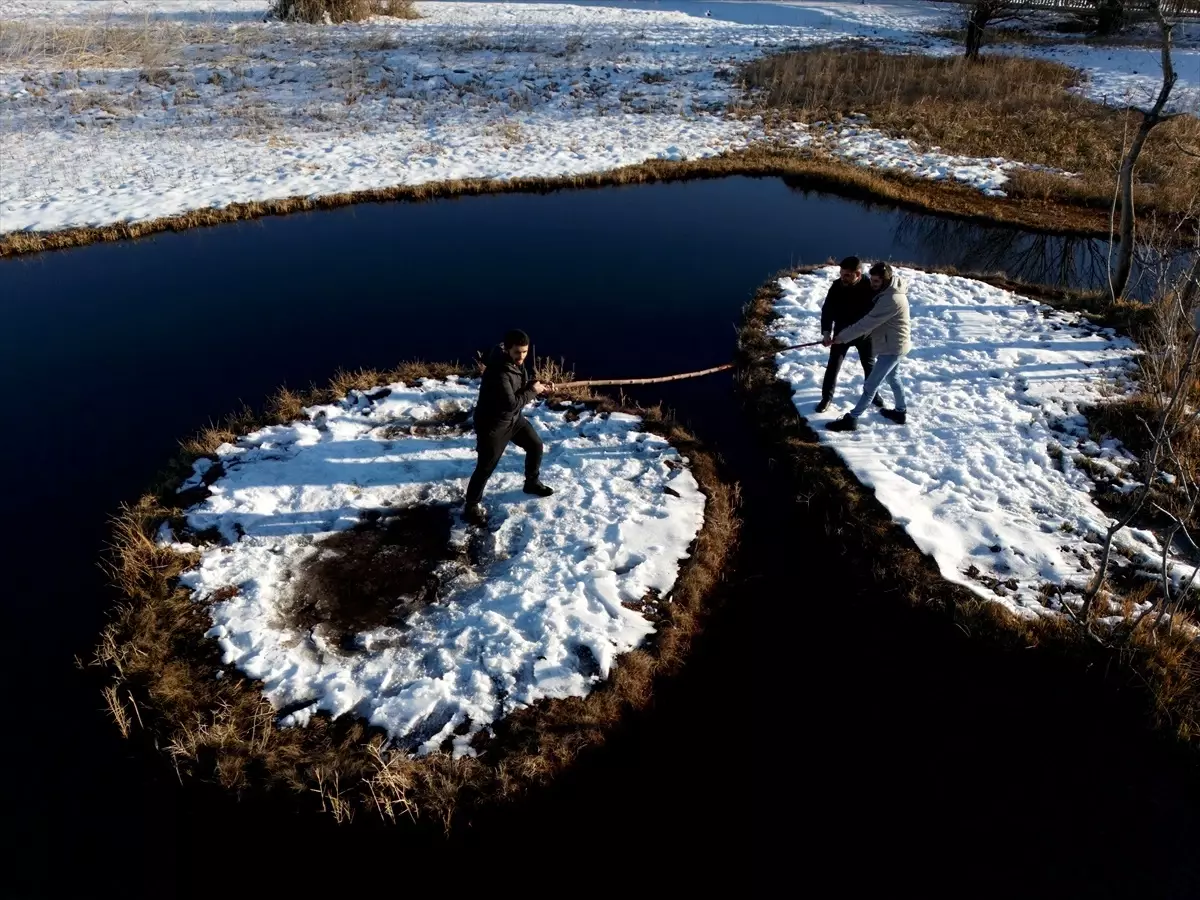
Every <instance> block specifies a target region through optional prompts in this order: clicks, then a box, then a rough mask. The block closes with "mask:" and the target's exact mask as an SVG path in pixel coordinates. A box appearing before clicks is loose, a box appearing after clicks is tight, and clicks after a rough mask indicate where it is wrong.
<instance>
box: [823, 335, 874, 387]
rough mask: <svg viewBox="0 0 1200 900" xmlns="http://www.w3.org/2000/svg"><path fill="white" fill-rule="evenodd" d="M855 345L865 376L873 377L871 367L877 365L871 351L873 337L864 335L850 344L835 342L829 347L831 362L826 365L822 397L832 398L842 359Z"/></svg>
mask: <svg viewBox="0 0 1200 900" xmlns="http://www.w3.org/2000/svg"><path fill="white" fill-rule="evenodd" d="M851 347H853V348H854V349H855V350H857V351H858V361H859V362H860V363H862V367H863V376H864V377H866V378H870V377H871V369H872V368H873V367H874V365H875V354H873V353H872V352H871V338H870V337H862V338H859V339H858V340H857V341H854V342H852V343H849V344H833V345H832V346H831V347H830V348H829V363H828V364H827V365H826V366H825V383H824V384H823V385H821V399H822V400H832V399H833V389H834V387H835V386H836V385H837V378H838V372H840V371H841V370H842V360H844V359H845V358H846V352H847V351H848V350H849V349H850V348H851Z"/></svg>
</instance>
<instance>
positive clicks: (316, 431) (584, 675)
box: [163, 380, 705, 753]
mask: <svg viewBox="0 0 1200 900" xmlns="http://www.w3.org/2000/svg"><path fill="white" fill-rule="evenodd" d="M388 390H389V392H388V393H387V395H386V396H381V395H380V392H372V393H371V395H370V397H368V396H367V395H364V394H361V393H358V392H353V393H352V394H351V395H350V397H349V398H347V399H346V400H345V401H343V402H341V403H337V404H332V405H329V406H323V407H317V408H314V409H312V410H310V411H309V412H310V413H311V418H310V420H309V421H306V422H297V423H294V424H292V425H289V426H275V427H270V428H265V429H263V430H261V431H258V432H255V433H254V434H252V435H249V436H247V437H246V438H244V439H242V440H239V441H238V443H237V445H236V446H231V445H225V446H223V447H222V448H221V449H220V450H219V451H218V456H219V458H220V461H221V463H222V464H223V474H222V475H221V477H219V478H217V479H216V480H215V481H214V482H213V484H212V485H211V491H212V494H211V496H209V497H208V498H207V499H205V500H204V501H203V502H201V503H199V504H198V505H196V506H194V507H192V508H191V509H189V510H188V511H187V519H188V524H189V525H190V526H191V527H193V528H195V529H207V528H216V529H218V530H219V532H220V533H221V534H222V536H223V538H224V542H223V543H222V544H220V545H219V546H213V547H211V548H209V549H206V550H205V551H204V552H203V555H202V557H201V561H200V564H199V566H198V567H197V568H196V569H194V570H192V571H191V572H189V573H186V574H185V575H184V576H183V581H184V583H185V584H187V585H188V586H190V587H192V588H193V589H194V590H195V592H196V597H197V599H199V600H206V599H213V598H214V595H216V602H214V603H212V605H211V606H210V607H209V609H210V614H211V616H212V620H213V629H212V631H211V632H210V635H211V636H212V637H214V638H215V639H216V640H218V641H219V643H220V646H221V649H222V652H223V654H224V662H225V663H226V664H228V665H234V666H237V667H238V668H239V669H240V670H241V671H242V672H244V673H245V674H247V675H248V676H250V677H251V678H254V679H257V680H261V681H262V682H263V685H264V693H265V695H266V697H267V698H268V699H269V700H270V701H271V703H272V704H273V705H274V707H275V708H276V709H283V708H284V707H287V708H288V710H289V714H288V718H287V719H286V720H285V722H288V723H292V724H304V723H305V722H307V721H308V719H309V717H310V716H311V715H312V713H314V712H317V711H323V712H326V713H329V714H330V715H332V716H339V715H345V714H353V715H356V716H361V717H362V718H365V719H367V720H368V721H370V722H371V723H372V724H374V725H378V726H379V727H381V728H383V729H385V730H386V731H387V732H388V734H389V735H390V736H391V738H392V740H393V741H394V742H395V743H396V745H397V746H401V747H405V748H407V749H410V750H412V751H415V752H429V751H431V750H434V749H437V748H438V747H439V746H440V745H441V744H442V743H443V741H445V740H447V739H449V738H451V737H453V740H454V746H455V748H456V752H458V753H469V752H472V751H471V748H470V743H471V741H472V739H473V738H474V737H475V736H476V734H477V732H479V731H480V730H481V729H485V728H487V727H488V726H489V725H490V724H491V723H494V722H495V721H496V720H497V719H499V718H501V717H502V716H504V715H505V714H507V713H508V712H510V711H512V710H513V709H515V708H517V707H519V706H522V705H526V704H529V703H532V702H534V701H535V700H538V699H540V698H560V697H578V696H584V695H586V694H587V693H588V692H589V691H590V690H591V689H592V687H593V686H594V685H595V684H597V683H598V682H599V681H601V680H603V679H605V678H607V677H608V675H609V672H610V670H611V668H612V667H613V666H614V665H617V666H619V665H620V661H619V659H617V657H618V655H619V654H621V653H623V652H625V651H627V650H630V649H633V648H634V647H636V646H638V645H639V644H640V643H641V642H642V641H643V640H644V639H645V638H646V637H647V635H649V634H651V633H653V631H654V626H653V625H652V623H651V621H649V620H648V619H647V618H646V617H645V616H644V615H643V614H642V612H641V611H639V609H640V607H641V606H642V603H643V601H644V600H645V598H646V597H647V596H649V595H654V596H658V597H661V598H666V599H667V602H669V597H670V591H671V589H672V586H673V585H674V584H675V581H676V578H677V575H678V572H679V565H680V563H681V562H682V561H683V560H684V559H685V558H687V556H688V553H689V546H690V544H691V542H692V541H693V539H694V538H695V537H696V535H697V534H698V532H699V530H700V528H701V526H702V524H703V521H704V505H705V499H704V495H703V494H702V493H701V492H700V490H699V488H698V485H697V483H696V480H695V478H694V477H693V476H692V474H691V472H690V471H689V470H688V468H687V466H686V460H683V459H681V457H680V456H679V454H678V453H677V452H676V451H675V450H674V449H672V448H671V447H670V445H669V444H668V443H667V441H665V440H664V439H662V438H660V437H657V436H655V435H653V434H649V433H646V432H644V431H641V430H640V429H639V425H640V422H639V420H638V419H636V418H634V417H632V416H627V415H623V414H618V413H614V414H612V415H610V416H600V415H595V414H592V413H589V412H586V411H584V412H583V414H582V415H581V416H580V417H579V418H578V419H577V420H576V421H569V418H570V417H568V416H567V415H566V414H565V413H562V412H554V411H551V410H549V409H548V408H546V407H544V406H538V407H535V408H534V409H533V410H532V411H531V414H530V417H531V419H532V421H533V422H534V423H535V425H536V427H537V428H538V430H539V431H540V432H541V433H542V435H543V437H544V438H545V439H546V441H547V451H548V452H547V456H546V460H545V464H544V473H545V478H546V480H547V481H548V482H549V483H551V484H552V485H554V486H555V487H556V488H557V489H558V493H556V494H555V495H554V496H553V497H552V498H550V499H549V500H546V501H539V500H533V499H531V498H529V497H526V496H525V495H523V494H521V493H520V485H521V479H522V476H521V466H522V458H521V454H520V453H519V452H518V451H515V450H513V451H511V452H510V453H509V454H508V456H506V458H505V459H504V460H503V461H502V463H501V466H500V468H499V469H498V471H497V474H496V476H494V478H493V479H492V481H491V483H490V484H489V490H488V500H489V506H490V507H491V509H492V513H493V521H492V523H491V526H490V527H489V529H488V530H487V533H486V536H485V537H484V544H485V546H484V547H483V548H482V549H483V556H484V558H485V560H486V562H484V563H480V564H477V565H472V566H465V567H464V568H462V569H461V570H459V571H457V572H455V573H454V574H453V577H451V578H450V579H449V580H448V581H447V582H446V583H444V584H443V585H442V587H441V589H440V591H439V596H438V599H437V601H436V602H435V603H432V604H430V605H429V606H426V607H424V608H423V609H419V610H417V611H416V612H414V613H412V614H411V615H410V616H409V617H408V618H407V619H406V620H405V621H404V623H403V624H399V625H397V624H392V625H380V626H379V627H376V628H373V629H371V630H368V631H366V632H364V633H360V634H359V635H358V636H357V639H356V645H357V647H358V649H357V650H354V651H346V650H343V649H341V647H340V645H339V644H338V643H337V642H336V641H334V640H332V638H331V636H330V635H328V634H326V633H325V632H324V631H323V630H322V629H321V628H320V627H318V628H315V629H311V630H308V629H305V628H303V627H297V626H296V624H295V623H294V619H293V617H292V616H291V613H290V605H291V603H292V601H293V599H294V598H293V596H292V594H293V593H294V590H295V586H296V583H297V580H298V578H297V573H298V572H300V571H301V570H302V569H303V568H304V566H305V564H306V563H307V562H309V561H311V560H312V559H313V558H315V557H317V556H319V555H320V554H321V553H322V550H321V547H320V545H319V541H320V540H321V539H322V538H323V537H326V536H328V535H329V534H330V533H334V532H340V531H342V532H344V531H345V530H346V529H349V528H351V527H353V526H354V525H356V524H358V523H360V522H361V521H362V517H363V514H364V513H366V512H368V511H371V512H381V513H382V514H383V516H384V519H385V521H386V516H387V513H388V511H389V510H392V509H404V508H409V507H413V506H414V505H430V504H453V503H457V502H460V501H461V497H462V492H463V489H464V487H465V481H466V479H467V477H469V475H470V473H471V470H472V468H473V466H474V459H475V456H474V452H473V448H474V439H473V435H472V434H470V433H467V434H454V433H451V434H444V435H438V434H436V433H434V434H426V435H412V434H410V433H408V431H409V429H408V428H407V427H406V426H407V424H409V423H413V422H419V421H421V420H425V419H429V418H430V417H431V416H434V415H437V414H439V413H445V412H447V411H454V410H465V409H468V408H469V407H470V406H471V405H472V404H473V402H474V399H475V396H476V393H477V385H474V384H472V383H469V382H465V381H462V382H460V381H456V380H450V381H446V382H435V381H425V382H423V383H422V384H421V385H419V386H416V387H405V386H404V385H399V384H396V385H391V386H389V389H388ZM371 398H374V399H371ZM397 426H401V427H397ZM210 467H211V462H210V461H208V460H202V461H200V462H199V463H198V464H197V475H196V477H195V479H194V481H193V485H195V484H199V483H200V480H201V478H202V477H203V475H204V474H205V473H206V472H207V471H208V469H209V468H210ZM210 477H211V476H210ZM170 537H171V536H170V535H169V534H168V533H167V532H165V531H164V534H163V538H164V540H169V539H170ZM467 541H468V536H467V533H466V530H465V528H464V527H463V526H462V525H461V524H456V525H454V526H453V530H452V533H451V543H452V544H453V545H455V546H459V547H464V546H465V545H466V543H467ZM177 546H179V547H180V548H181V549H182V548H183V546H184V545H177ZM231 594H232V596H231ZM655 602H662V601H655Z"/></svg>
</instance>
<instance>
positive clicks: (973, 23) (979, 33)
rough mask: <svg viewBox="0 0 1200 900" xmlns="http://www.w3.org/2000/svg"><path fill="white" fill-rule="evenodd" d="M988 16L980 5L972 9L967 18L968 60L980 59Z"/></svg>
mask: <svg viewBox="0 0 1200 900" xmlns="http://www.w3.org/2000/svg"><path fill="white" fill-rule="evenodd" d="M987 23H988V14H987V12H986V11H985V10H984V9H983V8H982V7H981V6H980V5H979V4H976V5H974V6H972V7H971V12H970V14H969V15H968V16H967V52H966V58H967V59H969V60H972V61H977V60H978V59H979V51H980V50H982V49H983V32H984V29H986V28H987Z"/></svg>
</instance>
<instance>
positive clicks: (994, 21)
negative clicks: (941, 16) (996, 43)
mask: <svg viewBox="0 0 1200 900" xmlns="http://www.w3.org/2000/svg"><path fill="white" fill-rule="evenodd" d="M967 6H968V8H967V19H966V25H967V42H966V54H965V55H966V58H967V59H969V60H978V59H979V51H980V50H982V49H983V39H984V36H985V35H986V33H987V29H988V26H990V25H998V24H1000V23H1001V22H1011V21H1013V20H1015V19H1020V18H1022V17H1023V14H1022V12H1021V7H1020V5H1019V4H1018V3H1017V2H1015V0H975V2H974V3H970V4H967Z"/></svg>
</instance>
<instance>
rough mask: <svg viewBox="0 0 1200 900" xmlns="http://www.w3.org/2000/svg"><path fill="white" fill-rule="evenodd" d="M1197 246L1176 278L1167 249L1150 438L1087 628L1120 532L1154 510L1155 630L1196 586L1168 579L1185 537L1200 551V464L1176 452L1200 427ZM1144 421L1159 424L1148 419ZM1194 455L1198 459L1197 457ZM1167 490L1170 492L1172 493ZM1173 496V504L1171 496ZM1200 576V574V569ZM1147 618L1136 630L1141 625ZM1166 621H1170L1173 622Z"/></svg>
mask: <svg viewBox="0 0 1200 900" xmlns="http://www.w3.org/2000/svg"><path fill="white" fill-rule="evenodd" d="M1197 238H1198V243H1197V246H1196V247H1195V249H1194V250H1193V255H1192V257H1191V260H1190V262H1189V265H1188V266H1187V268H1186V270H1185V271H1184V272H1183V273H1182V274H1181V275H1174V276H1173V275H1172V274H1171V272H1172V267H1171V265H1170V263H1169V262H1165V261H1166V260H1169V258H1170V247H1169V245H1164V247H1166V249H1164V250H1163V251H1162V253H1163V259H1164V265H1163V267H1162V268H1161V269H1160V272H1161V275H1160V279H1159V287H1158V290H1157V291H1156V293H1157V295H1158V297H1157V300H1156V301H1155V321H1154V324H1153V326H1152V327H1151V328H1150V329H1149V330H1148V331H1147V333H1146V334H1145V335H1143V340H1142V344H1143V350H1144V353H1143V358H1142V375H1143V378H1142V380H1143V393H1144V395H1145V396H1146V397H1147V398H1148V400H1149V401H1150V403H1151V405H1152V409H1153V410H1154V415H1153V416H1148V417H1146V418H1140V421H1141V424H1142V427H1143V428H1144V429H1145V430H1146V435H1147V438H1148V439H1149V443H1148V446H1147V447H1146V449H1145V450H1144V451H1143V452H1142V454H1141V459H1140V465H1139V467H1138V478H1139V481H1138V485H1137V487H1136V488H1135V489H1134V491H1133V492H1132V493H1131V494H1130V495H1129V500H1128V502H1127V506H1126V508H1125V510H1124V512H1123V514H1122V515H1121V516H1120V517H1119V518H1118V519H1116V521H1114V522H1112V523H1111V524H1110V525H1109V527H1108V529H1107V531H1106V532H1105V535H1104V541H1103V545H1102V549H1101V551H1100V561H1099V566H1098V567H1097V569H1096V573H1095V575H1094V577H1093V578H1092V580H1091V581H1090V582H1089V584H1088V586H1087V588H1086V590H1085V591H1084V598H1083V608H1082V611H1081V614H1080V616H1079V618H1080V620H1081V621H1083V622H1087V620H1088V618H1089V617H1090V615H1091V613H1092V612H1093V610H1094V608H1095V603H1096V600H1097V598H1098V597H1099V595H1100V592H1101V590H1102V589H1103V587H1104V583H1105V579H1106V578H1107V576H1108V571H1109V567H1110V563H1111V560H1112V551H1113V544H1114V541H1115V539H1116V537H1117V535H1118V534H1120V532H1121V531H1123V530H1124V529H1125V528H1127V527H1129V526H1130V525H1131V524H1133V523H1134V521H1135V520H1137V519H1138V518H1139V517H1140V516H1143V515H1146V514H1148V513H1149V511H1150V510H1154V511H1157V513H1158V514H1159V516H1160V517H1162V518H1164V519H1165V520H1166V521H1167V522H1168V523H1169V524H1168V525H1167V526H1166V528H1165V529H1164V533H1163V534H1162V535H1161V539H1162V562H1161V571H1160V572H1159V577H1160V580H1161V588H1162V590H1161V592H1160V594H1159V595H1158V599H1156V600H1155V602H1154V604H1153V605H1152V606H1151V607H1150V608H1149V609H1148V610H1146V612H1150V611H1153V610H1155V609H1157V610H1158V612H1157V616H1158V618H1157V619H1156V624H1158V622H1161V621H1162V618H1163V614H1164V612H1169V611H1177V610H1178V609H1179V608H1180V607H1181V606H1182V605H1183V602H1184V600H1185V599H1186V596H1187V594H1188V592H1189V590H1190V589H1191V586H1192V584H1193V582H1194V580H1195V574H1194V573H1193V575H1192V578H1191V579H1189V580H1188V582H1187V583H1186V584H1185V585H1183V586H1182V587H1181V588H1180V589H1179V590H1176V589H1175V588H1174V585H1173V581H1172V576H1171V568H1172V567H1171V561H1170V554H1171V551H1172V548H1173V547H1174V546H1175V544H1176V541H1177V539H1178V538H1179V537H1180V536H1181V535H1182V537H1183V538H1185V539H1186V541H1187V543H1188V545H1189V546H1190V547H1191V548H1192V549H1193V550H1194V551H1195V552H1196V553H1197V554H1200V545H1197V544H1196V542H1195V541H1194V539H1193V535H1192V532H1191V530H1190V528H1191V524H1190V523H1192V522H1194V520H1195V515H1196V512H1197V509H1198V508H1200V481H1198V476H1200V470H1198V466H1197V463H1198V462H1200V460H1196V459H1187V458H1185V457H1184V455H1183V454H1182V453H1180V452H1179V442H1180V440H1181V439H1182V438H1184V437H1185V436H1186V435H1188V433H1189V432H1192V431H1194V429H1196V428H1197V427H1198V425H1200V412H1198V411H1197V410H1196V408H1195V406H1194V404H1193V403H1192V402H1191V400H1192V388H1193V385H1194V384H1195V381H1196V378H1197V374H1198V373H1200V232H1198V234H1197ZM1147 418H1149V419H1152V420H1154V421H1147ZM1193 455H1194V454H1193ZM1163 472H1167V473H1168V474H1169V476H1170V479H1171V481H1172V482H1173V483H1172V484H1171V485H1167V487H1166V488H1164V482H1163V478H1162V476H1161V473H1163ZM1168 488H1169V489H1168ZM1168 494H1169V495H1170V496H1169V498H1168V497H1167V496H1166V495H1168ZM1197 571H1200V569H1198V570H1197ZM1144 616H1145V612H1144V613H1143V614H1142V615H1141V616H1139V617H1138V619H1137V621H1136V622H1135V623H1134V626H1135V627H1136V625H1137V624H1138V623H1140V622H1141V620H1142V618H1143V617H1144ZM1172 619H1173V616H1172V617H1168V619H1167V621H1168V622H1170V621H1172Z"/></svg>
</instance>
